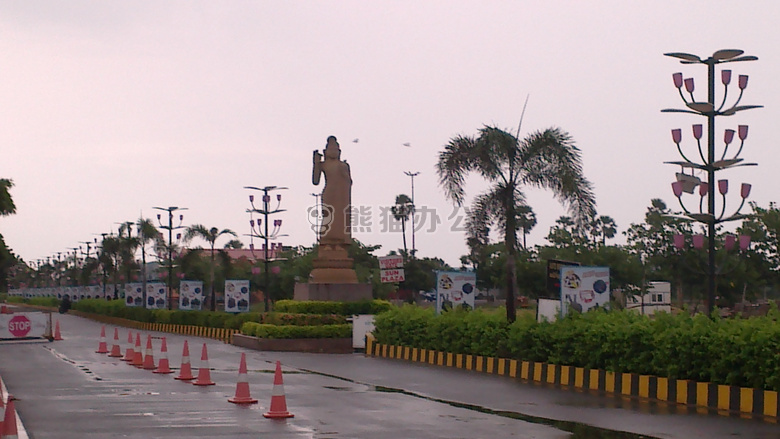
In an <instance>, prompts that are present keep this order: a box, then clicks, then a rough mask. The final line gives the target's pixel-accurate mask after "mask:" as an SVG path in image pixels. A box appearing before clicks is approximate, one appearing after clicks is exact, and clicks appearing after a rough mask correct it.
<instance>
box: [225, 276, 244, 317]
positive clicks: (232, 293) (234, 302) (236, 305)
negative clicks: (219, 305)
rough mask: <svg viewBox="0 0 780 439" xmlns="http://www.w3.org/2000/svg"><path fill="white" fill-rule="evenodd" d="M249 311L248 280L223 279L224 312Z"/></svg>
mask: <svg viewBox="0 0 780 439" xmlns="http://www.w3.org/2000/svg"><path fill="white" fill-rule="evenodd" d="M247 311H249V281H248V280H226V281H225V312H247Z"/></svg>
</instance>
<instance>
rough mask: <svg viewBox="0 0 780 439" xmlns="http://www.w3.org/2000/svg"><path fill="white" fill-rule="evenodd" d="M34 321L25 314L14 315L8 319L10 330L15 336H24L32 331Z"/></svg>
mask: <svg viewBox="0 0 780 439" xmlns="http://www.w3.org/2000/svg"><path fill="white" fill-rule="evenodd" d="M30 329H32V323H31V322H30V320H29V319H28V318H27V317H25V316H14V317H13V318H12V319H11V320H9V321H8V332H10V333H11V335H13V336H14V337H24V336H26V335H27V334H29V333H30Z"/></svg>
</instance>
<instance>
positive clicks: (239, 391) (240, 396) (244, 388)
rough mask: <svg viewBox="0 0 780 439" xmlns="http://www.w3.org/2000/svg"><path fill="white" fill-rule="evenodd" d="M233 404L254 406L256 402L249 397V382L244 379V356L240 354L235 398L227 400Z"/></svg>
mask: <svg viewBox="0 0 780 439" xmlns="http://www.w3.org/2000/svg"><path fill="white" fill-rule="evenodd" d="M228 401H230V402H232V403H233V404H256V403H257V400H256V399H254V398H252V397H251V396H249V380H247V377H246V354H245V353H243V352H242V353H241V363H239V366H238V382H237V383H236V396H234V397H232V398H228Z"/></svg>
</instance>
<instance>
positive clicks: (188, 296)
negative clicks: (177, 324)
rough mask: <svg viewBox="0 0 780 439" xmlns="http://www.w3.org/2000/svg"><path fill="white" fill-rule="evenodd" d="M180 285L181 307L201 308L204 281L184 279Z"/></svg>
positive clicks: (188, 308)
mask: <svg viewBox="0 0 780 439" xmlns="http://www.w3.org/2000/svg"><path fill="white" fill-rule="evenodd" d="M179 285H180V286H179V309H183V310H187V311H190V310H200V309H201V306H202V305H203V282H201V281H199V280H183V281H181V283H180V284H179Z"/></svg>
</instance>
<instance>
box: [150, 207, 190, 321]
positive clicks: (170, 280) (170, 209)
mask: <svg viewBox="0 0 780 439" xmlns="http://www.w3.org/2000/svg"><path fill="white" fill-rule="evenodd" d="M154 209H157V210H162V211H164V212H168V225H167V226H166V225H163V223H162V218H161V217H162V215H161V214H159V213H158V214H157V222H158V223H159V224H160V228H161V229H165V230H167V231H168V297H167V302H168V309H173V303H172V302H173V231H174V230H177V229H183V228H184V226H182V225H181V223H182V222H183V221H184V215H181V214H180V215H179V224H178V225H176V226H174V225H173V212H175V211H177V210H187V208H186V207H176V206H171V207H167V208H165V207H155V208H154ZM145 294H146V290H144V295H145ZM144 304H146V299H145V298H144Z"/></svg>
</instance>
